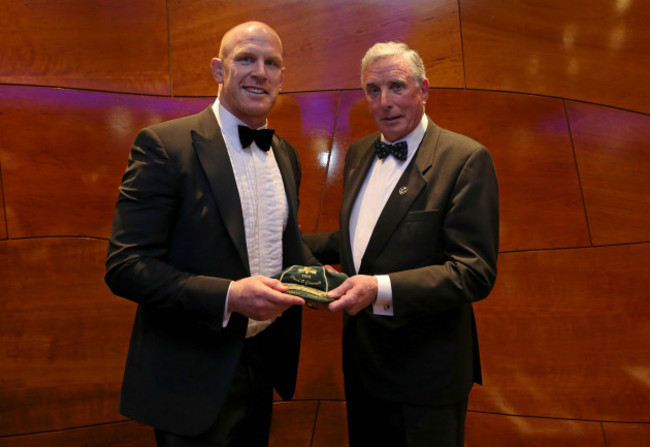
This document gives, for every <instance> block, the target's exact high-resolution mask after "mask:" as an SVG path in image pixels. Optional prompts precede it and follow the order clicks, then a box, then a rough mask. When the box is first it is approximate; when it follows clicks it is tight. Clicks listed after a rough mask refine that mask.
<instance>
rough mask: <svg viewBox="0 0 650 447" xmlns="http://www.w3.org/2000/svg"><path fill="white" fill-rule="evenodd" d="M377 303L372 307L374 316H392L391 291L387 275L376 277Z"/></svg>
mask: <svg viewBox="0 0 650 447" xmlns="http://www.w3.org/2000/svg"><path fill="white" fill-rule="evenodd" d="M375 278H377V301H375V303H374V304H373V305H372V313H373V314H375V315H387V316H389V317H392V316H394V315H395V314H394V313H393V289H392V288H391V286H390V278H389V277H388V275H377V276H375Z"/></svg>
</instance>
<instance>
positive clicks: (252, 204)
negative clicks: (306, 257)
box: [212, 98, 289, 337]
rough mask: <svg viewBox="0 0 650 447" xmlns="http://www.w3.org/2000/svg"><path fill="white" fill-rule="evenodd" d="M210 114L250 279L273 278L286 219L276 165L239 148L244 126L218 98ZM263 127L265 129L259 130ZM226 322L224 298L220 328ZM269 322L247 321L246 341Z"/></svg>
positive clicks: (269, 154)
mask: <svg viewBox="0 0 650 447" xmlns="http://www.w3.org/2000/svg"><path fill="white" fill-rule="evenodd" d="M212 110H213V111H214V114H215V116H216V118H217V122H218V123H219V127H220V128H221V133H222V135H223V139H224V141H225V142H226V147H227V149H228V155H229V156H230V163H231V164H232V169H233V172H234V174H235V181H236V182H237V191H238V192H239V199H240V202H241V208H242V213H243V218H244V230H245V233H246V250H247V252H248V262H249V267H250V272H251V276H252V275H264V276H273V275H275V274H277V273H280V272H281V271H282V235H283V233H284V229H285V228H286V225H287V218H288V215H289V204H288V202H287V196H286V192H285V190H284V183H283V181H282V174H281V173H280V169H279V168H278V163H277V161H276V159H275V155H274V154H273V150H272V149H271V150H268V151H266V152H265V151H263V150H261V149H259V148H258V147H257V145H256V144H255V142H253V143H252V145H251V147H250V148H242V146H241V143H240V141H239V130H238V126H239V125H242V126H245V125H246V124H244V123H243V122H242V121H241V120H239V119H238V118H237V117H235V116H234V115H233V114H232V113H230V112H229V111H228V110H226V109H225V108H224V107H223V106H222V105H221V104H220V103H219V99H218V98H217V100H216V101H215V102H214V104H213V105H212ZM265 127H266V125H264V126H262V128H265ZM229 319H230V313H229V312H228V297H226V308H225V310H224V323H223V325H224V327H225V326H226V325H227V324H228V321H229ZM272 322H273V320H265V321H256V320H252V319H249V322H248V330H247V332H246V337H252V336H254V335H257V334H258V333H259V332H261V331H263V330H264V329H266V328H267V327H268V326H269V325H270V324H271V323H272Z"/></svg>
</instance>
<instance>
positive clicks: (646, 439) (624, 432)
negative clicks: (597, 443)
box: [603, 422, 650, 447]
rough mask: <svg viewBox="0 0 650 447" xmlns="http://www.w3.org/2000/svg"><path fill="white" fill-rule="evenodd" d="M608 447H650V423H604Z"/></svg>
mask: <svg viewBox="0 0 650 447" xmlns="http://www.w3.org/2000/svg"><path fill="white" fill-rule="evenodd" d="M603 433H604V435H605V439H606V440H607V447H640V446H645V445H650V423H648V422H646V423H645V424H616V423H612V422H604V423H603Z"/></svg>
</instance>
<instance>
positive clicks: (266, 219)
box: [106, 22, 316, 447]
mask: <svg viewBox="0 0 650 447" xmlns="http://www.w3.org/2000/svg"><path fill="white" fill-rule="evenodd" d="M212 73H213V76H214V78H215V80H216V81H217V82H218V83H219V84H221V85H220V89H219V96H218V98H217V100H216V101H215V102H214V104H212V105H211V106H210V107H208V108H207V109H205V110H203V111H202V112H200V113H198V114H197V115H193V116H189V117H185V118H181V119H178V120H173V121H170V122H166V123H161V124H157V125H153V126H151V127H149V128H146V129H144V130H142V131H140V132H139V133H138V135H137V137H136V139H135V142H134V143H133V147H132V149H131V154H130V157H129V163H128V167H127V169H126V173H125V174H124V178H123V181H122V185H121V186H120V194H119V199H118V202H117V205H116V208H115V217H114V222H113V231H112V234H111V237H110V241H109V248H108V257H107V263H106V266H107V271H106V282H107V284H108V285H109V286H110V288H111V290H112V291H113V292H114V293H115V294H117V295H119V296H122V297H125V298H128V299H130V300H133V301H135V302H137V303H138V308H137V313H136V318H135V324H134V327H133V333H132V338H131V345H130V348H129V354H128V358H127V363H126V370H125V374H124V381H123V387H122V395H121V404H120V410H121V411H122V413H123V414H124V415H126V416H128V417H131V418H133V419H136V420H138V421H140V422H143V423H145V424H148V425H151V426H153V427H155V429H156V439H157V442H158V445H159V446H226V445H227V446H235V445H236V446H250V447H259V446H264V445H267V443H268V435H269V427H270V421H271V408H272V398H273V391H272V389H273V387H275V388H276V389H277V390H278V392H279V393H280V395H281V396H282V397H283V398H285V399H290V398H291V397H292V395H293V392H294V389H295V380H296V371H297V366H298V351H299V345H300V318H301V306H302V305H304V300H302V299H301V298H298V297H295V296H291V295H287V294H284V293H282V292H284V291H286V290H287V288H286V287H284V286H283V285H282V284H281V283H280V282H279V281H278V280H276V279H271V278H270V276H272V275H275V274H277V273H279V272H280V271H282V269H283V268H285V267H287V266H290V265H293V264H313V263H315V262H316V260H315V259H314V258H313V257H311V253H309V250H308V249H307V247H306V246H305V245H304V244H303V242H302V238H301V235H300V231H299V228H298V222H297V208H298V186H299V182H300V165H299V161H298V157H297V154H296V151H295V150H294V148H293V147H292V146H291V145H289V144H288V143H287V142H286V141H285V140H283V139H281V138H279V137H278V136H277V135H273V132H272V131H271V130H269V129H266V123H267V115H268V113H269V111H270V110H271V108H272V107H273V105H274V103H275V100H276V97H277V95H278V92H279V90H280V89H281V87H282V81H283V75H284V66H283V49H282V43H281V41H280V38H279V37H278V35H277V34H276V32H275V31H274V30H273V29H272V28H270V27H269V26H268V25H265V24H263V23H260V22H248V23H244V24H241V25H238V26H236V27H235V28H233V29H231V30H230V31H228V32H227V33H226V34H225V35H224V37H223V39H222V42H221V48H220V51H219V57H217V58H214V59H213V60H212Z"/></svg>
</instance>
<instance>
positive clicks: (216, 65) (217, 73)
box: [210, 57, 223, 84]
mask: <svg viewBox="0 0 650 447" xmlns="http://www.w3.org/2000/svg"><path fill="white" fill-rule="evenodd" d="M210 68H211V69H212V76H213V77H214V79H215V80H216V81H217V82H218V83H219V84H221V83H223V61H222V60H221V59H219V58H218V57H215V58H213V59H212V60H211V61H210Z"/></svg>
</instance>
